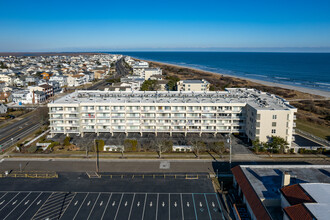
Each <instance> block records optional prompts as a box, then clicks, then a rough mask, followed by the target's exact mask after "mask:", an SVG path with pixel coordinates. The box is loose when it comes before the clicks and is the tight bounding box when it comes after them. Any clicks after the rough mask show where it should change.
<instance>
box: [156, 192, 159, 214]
mask: <svg viewBox="0 0 330 220" xmlns="http://www.w3.org/2000/svg"><path fill="white" fill-rule="evenodd" d="M158 199H159V193H157V202H156V220H157V218H158Z"/></svg>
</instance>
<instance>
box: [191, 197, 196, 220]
mask: <svg viewBox="0 0 330 220" xmlns="http://www.w3.org/2000/svg"><path fill="white" fill-rule="evenodd" d="M191 196H192V199H193V203H194V210H195V217H196V220H197V212H196V207H195V199H194V193H192V194H191Z"/></svg>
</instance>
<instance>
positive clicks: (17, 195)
mask: <svg viewBox="0 0 330 220" xmlns="http://www.w3.org/2000/svg"><path fill="white" fill-rule="evenodd" d="M18 194H20V192H18V193H17V194H16V195H15V196H14V197H13V198H12V199H11V200H9V202H7V203H6V205H5V206H4V207H2V208H1V209H0V211H1V210H2V209H4V208H5V207H6V206H7V205H8V204H9V203H11V201H12V200H13V199H15V197H16V196H18Z"/></svg>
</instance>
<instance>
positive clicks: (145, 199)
mask: <svg viewBox="0 0 330 220" xmlns="http://www.w3.org/2000/svg"><path fill="white" fill-rule="evenodd" d="M147 196H148V193H147V194H145V198H144V204H143V211H142V220H143V219H144V210H145V209H146V203H147Z"/></svg>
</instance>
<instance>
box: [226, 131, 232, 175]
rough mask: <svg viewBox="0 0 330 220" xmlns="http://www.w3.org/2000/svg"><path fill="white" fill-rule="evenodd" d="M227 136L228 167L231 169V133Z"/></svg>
mask: <svg viewBox="0 0 330 220" xmlns="http://www.w3.org/2000/svg"><path fill="white" fill-rule="evenodd" d="M228 136H229V137H228V138H227V143H229V169H231V148H232V146H231V145H232V144H231V133H229V135H228Z"/></svg>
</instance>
